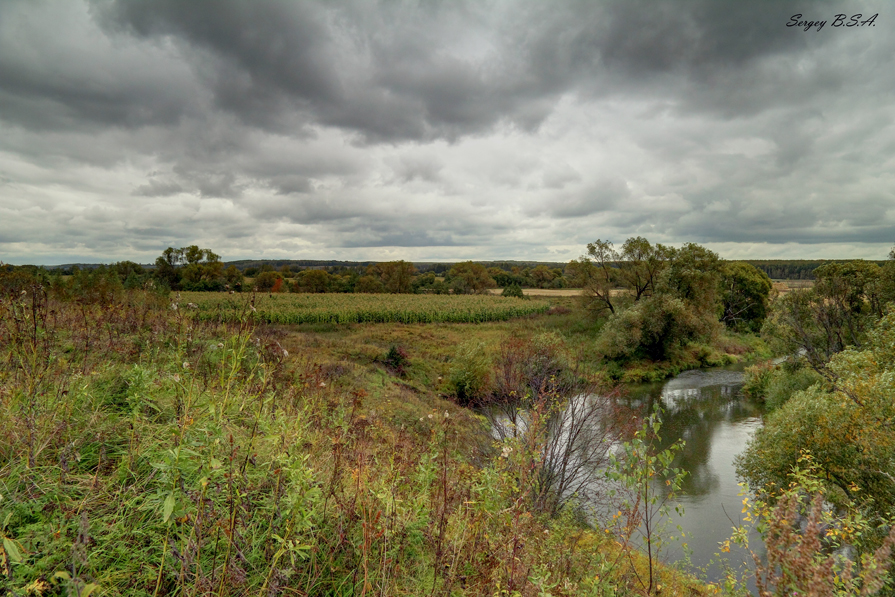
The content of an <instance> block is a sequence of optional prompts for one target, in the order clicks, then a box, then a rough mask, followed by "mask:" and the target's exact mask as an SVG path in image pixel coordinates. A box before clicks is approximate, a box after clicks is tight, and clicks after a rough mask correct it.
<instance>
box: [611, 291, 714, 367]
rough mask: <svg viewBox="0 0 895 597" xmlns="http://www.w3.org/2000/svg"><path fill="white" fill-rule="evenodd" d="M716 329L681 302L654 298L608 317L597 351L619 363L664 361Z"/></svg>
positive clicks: (706, 318) (675, 299)
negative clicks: (599, 349)
mask: <svg viewBox="0 0 895 597" xmlns="http://www.w3.org/2000/svg"><path fill="white" fill-rule="evenodd" d="M717 328H718V323H717V321H713V320H712V319H711V318H708V317H705V316H704V315H701V314H700V312H699V311H698V310H697V309H695V308H694V307H693V306H691V305H688V304H687V303H685V302H684V301H683V300H681V299H678V298H672V297H671V296H668V295H656V296H652V297H649V298H646V299H641V300H639V301H638V302H637V303H635V304H634V306H632V307H630V308H628V309H626V310H624V311H622V312H621V313H620V314H618V315H616V316H614V317H612V318H610V319H609V321H608V322H607V323H606V325H605V326H604V328H603V332H602V334H601V338H600V342H601V345H602V346H601V349H602V352H603V354H604V355H606V356H607V357H609V358H613V359H617V360H621V361H627V360H635V359H650V360H653V361H665V360H670V359H672V358H673V357H674V356H676V354H677V353H678V351H679V349H680V348H681V347H682V346H684V345H686V344H687V343H689V342H691V341H693V340H696V339H706V338H711V337H712V336H714V334H715V333H716V331H717Z"/></svg>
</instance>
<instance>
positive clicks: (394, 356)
mask: <svg viewBox="0 0 895 597" xmlns="http://www.w3.org/2000/svg"><path fill="white" fill-rule="evenodd" d="M384 362H385V366H386V367H388V369H389V371H391V372H392V373H394V374H395V375H398V376H401V377H404V374H405V373H406V371H405V368H406V367H407V366H408V365H410V358H409V356H408V354H407V351H406V350H404V349H403V348H402V347H400V346H395V345H394V344H392V347H391V348H389V349H388V352H387V353H386V354H385V361H384Z"/></svg>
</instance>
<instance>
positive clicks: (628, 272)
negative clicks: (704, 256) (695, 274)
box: [617, 236, 673, 301]
mask: <svg viewBox="0 0 895 597" xmlns="http://www.w3.org/2000/svg"><path fill="white" fill-rule="evenodd" d="M672 255H673V251H672V250H671V249H670V248H668V247H665V246H663V245H660V244H658V243H657V244H656V245H655V246H653V245H651V244H650V242H649V241H648V240H646V239H645V238H643V237H642V236H638V237H632V238H629V239H628V240H626V241H625V243H624V244H623V245H622V250H621V252H620V253H619V254H618V256H617V257H618V266H619V268H620V269H621V281H622V282H623V283H624V285H625V287H626V288H628V289H630V291H631V293H632V294H633V295H634V300H635V301H639V300H640V298H641V297H643V296H651V295H652V294H654V293H655V291H656V286H657V285H658V283H659V278H660V274H661V273H662V271H663V270H664V269H665V268H666V267H667V265H668V260H669V258H670V257H671V256H672Z"/></svg>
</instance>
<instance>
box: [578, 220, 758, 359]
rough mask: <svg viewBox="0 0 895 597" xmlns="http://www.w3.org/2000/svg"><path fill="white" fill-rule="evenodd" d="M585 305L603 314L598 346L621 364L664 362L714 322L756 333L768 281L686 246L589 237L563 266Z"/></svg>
mask: <svg viewBox="0 0 895 597" xmlns="http://www.w3.org/2000/svg"><path fill="white" fill-rule="evenodd" d="M568 269H569V270H570V271H571V273H572V275H573V276H574V280H575V283H576V284H577V285H580V286H581V287H582V288H583V296H584V300H585V302H586V304H587V306H588V307H589V308H590V309H591V310H592V311H594V312H596V313H602V312H605V313H607V314H608V315H609V318H608V320H607V322H606V325H605V326H604V328H603V332H602V335H601V342H602V347H603V353H604V354H605V355H606V356H609V357H611V358H615V359H621V360H636V359H649V360H653V361H662V360H669V359H670V358H672V357H673V356H674V354H673V353H674V352H675V351H676V350H678V349H680V348H682V347H684V346H686V345H687V344H688V343H692V342H695V341H709V340H711V338H712V337H713V336H714V335H715V334H716V333H717V331H718V330H719V327H720V325H721V324H724V325H726V326H727V327H730V328H733V329H736V330H738V331H757V330H758V329H760V328H761V325H762V322H763V321H764V318H765V315H766V312H767V307H768V300H769V296H770V293H771V290H772V284H771V280H770V279H769V278H768V276H767V275H766V274H765V273H764V272H762V271H760V270H758V269H756V268H755V267H753V266H751V265H749V264H747V263H743V262H729V261H723V260H722V259H721V258H720V257H718V255H717V254H715V253H714V252H712V251H710V250H709V249H706V248H705V247H702V246H700V245H697V244H694V243H687V244H685V245H683V246H682V247H681V248H674V247H667V246H664V245H661V244H655V245H654V244H652V243H650V242H649V241H648V240H647V239H645V238H643V237H634V238H629V239H628V240H626V241H625V242H624V244H623V245H622V246H621V248H620V249H616V248H615V246H614V245H613V243H611V242H609V241H604V240H597V241H596V242H593V243H590V244H589V245H588V246H587V255H584V256H582V257H581V258H580V259H578V260H577V261H574V262H572V263H571V264H570V265H569V268H568Z"/></svg>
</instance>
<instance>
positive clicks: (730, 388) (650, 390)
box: [618, 370, 761, 497]
mask: <svg viewBox="0 0 895 597" xmlns="http://www.w3.org/2000/svg"><path fill="white" fill-rule="evenodd" d="M741 387H742V374H741V373H739V372H734V371H725V370H716V371H692V372H686V373H683V374H681V375H680V376H678V377H676V378H675V379H673V380H671V381H669V382H666V383H664V384H648V385H641V386H635V387H633V388H631V389H630V391H629V393H628V394H627V395H626V396H622V397H620V398H619V399H618V400H619V402H621V403H622V404H624V405H626V406H628V407H629V408H630V409H631V411H633V412H634V413H636V414H637V415H638V416H641V417H642V416H646V415H648V414H649V413H651V412H653V410H654V409H655V408H656V407H661V409H662V411H663V413H662V430H661V432H660V434H661V438H660V441H659V442H658V443H657V445H656V448H657V451H659V450H664V449H666V448H668V447H669V446H670V445H672V444H673V443H675V442H676V441H678V440H679V439H682V440H684V441H685V442H686V444H685V446H684V449H683V450H681V451H680V452H678V454H677V456H676V457H675V460H674V463H673V464H672V466H673V467H678V468H682V469H684V470H685V471H687V472H688V473H689V474H688V475H687V478H686V479H685V480H684V483H683V486H682V493H683V494H684V495H688V496H691V497H698V496H705V495H709V494H711V493H712V492H713V491H716V490H717V489H718V487H719V484H720V480H719V479H718V476H717V475H716V474H714V473H712V472H711V470H710V468H709V456H710V454H711V447H712V438H713V436H714V434H715V431H716V430H717V429H718V427H719V426H720V425H722V424H724V423H728V424H735V423H738V422H741V421H743V420H744V419H749V418H754V417H756V416H759V415H760V412H761V411H760V409H759V406H758V405H757V404H755V403H752V402H750V401H748V400H746V399H745V398H744V397H743V396H742V393H741V392H740V388H741ZM624 410H625V409H619V412H620V413H621V412H624ZM663 485H664V483H663Z"/></svg>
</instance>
